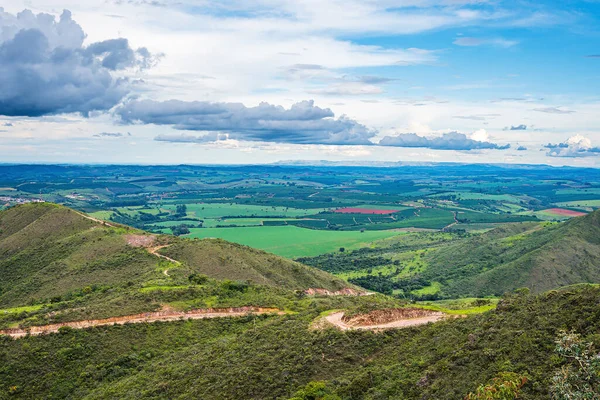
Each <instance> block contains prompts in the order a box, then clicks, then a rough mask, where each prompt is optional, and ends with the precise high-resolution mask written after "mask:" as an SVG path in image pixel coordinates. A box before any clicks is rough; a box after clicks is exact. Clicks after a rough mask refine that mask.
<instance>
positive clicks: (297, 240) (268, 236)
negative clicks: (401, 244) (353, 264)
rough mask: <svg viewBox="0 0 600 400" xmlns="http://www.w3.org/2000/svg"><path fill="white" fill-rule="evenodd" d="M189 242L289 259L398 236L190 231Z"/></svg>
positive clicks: (284, 229)
mask: <svg viewBox="0 0 600 400" xmlns="http://www.w3.org/2000/svg"><path fill="white" fill-rule="evenodd" d="M190 231H191V234H190V235H189V237H192V238H220V239H224V240H227V241H230V242H234V243H240V244H244V245H246V246H250V247H254V248H257V249H262V250H265V251H268V252H270V253H273V254H277V255H280V256H283V257H288V258H297V257H311V256H317V255H319V254H324V253H330V252H334V251H338V250H339V249H340V248H341V247H344V248H345V249H356V248H359V247H363V246H367V245H369V243H371V242H373V241H376V240H380V239H385V238H388V237H391V236H395V235H398V234H399V233H398V232H393V231H365V232H362V233H361V232H358V231H343V232H341V231H324V230H313V229H304V228H298V227H295V226H265V227H239V228H211V229H190Z"/></svg>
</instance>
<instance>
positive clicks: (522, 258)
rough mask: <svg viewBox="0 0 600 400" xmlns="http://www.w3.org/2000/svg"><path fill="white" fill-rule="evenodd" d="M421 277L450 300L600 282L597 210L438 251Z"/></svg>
mask: <svg viewBox="0 0 600 400" xmlns="http://www.w3.org/2000/svg"><path fill="white" fill-rule="evenodd" d="M426 261H427V262H428V264H429V265H428V268H427V271H426V272H424V273H423V276H424V277H426V278H427V279H430V280H432V281H438V282H441V283H442V284H443V293H445V294H446V295H450V296H483V295H501V294H503V293H504V292H507V291H511V290H514V289H516V288H520V287H527V288H529V289H531V290H532V291H533V292H535V293H540V292H543V291H546V290H550V289H554V288H557V287H561V286H566V285H571V284H576V283H599V282H600V268H599V266H600V210H597V211H595V212H592V213H590V214H588V215H586V216H583V217H578V218H573V219H571V220H569V221H567V222H564V223H559V224H550V225H547V224H546V225H539V224H532V223H525V224H515V225H511V226H506V227H501V228H498V229H494V230H492V231H490V232H487V233H484V234H481V235H477V236H474V237H471V238H468V239H466V240H462V241H458V242H455V243H452V244H449V245H446V246H442V247H440V248H438V249H435V250H434V251H432V252H430V253H429V254H428V255H427V256H426Z"/></svg>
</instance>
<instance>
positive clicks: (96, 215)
mask: <svg viewBox="0 0 600 400" xmlns="http://www.w3.org/2000/svg"><path fill="white" fill-rule="evenodd" d="M113 214H114V213H113V212H112V211H96V212H93V213H90V215H91V216H92V217H94V218H98V219H103V220H105V221H108V220H110V217H111V216H112V215H113Z"/></svg>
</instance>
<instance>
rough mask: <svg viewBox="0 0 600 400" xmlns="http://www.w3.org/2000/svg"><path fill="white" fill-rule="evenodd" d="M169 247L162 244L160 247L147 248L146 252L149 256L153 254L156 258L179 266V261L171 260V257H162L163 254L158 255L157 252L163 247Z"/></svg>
mask: <svg viewBox="0 0 600 400" xmlns="http://www.w3.org/2000/svg"><path fill="white" fill-rule="evenodd" d="M169 246H170V245H169V244H164V245H161V246H156V247H147V250H148V252H149V253H150V254H153V255H155V256H156V257H160V258H163V259H165V260H167V261H170V262H172V263H174V264H181V262H179V261H177V260H175V259H173V258H171V257H167V256H165V255H163V254H160V253H159V252H158V251H159V250H160V249H164V248H165V247H169Z"/></svg>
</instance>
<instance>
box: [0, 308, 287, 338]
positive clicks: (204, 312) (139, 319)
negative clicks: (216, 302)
mask: <svg viewBox="0 0 600 400" xmlns="http://www.w3.org/2000/svg"><path fill="white" fill-rule="evenodd" d="M249 314H253V315H259V314H277V315H282V314H285V312H283V311H280V310H278V309H276V308H260V307H237V308H209V309H199V310H192V311H188V312H180V311H172V310H165V311H157V312H149V313H143V314H135V315H126V316H122V317H113V318H106V319H92V320H86V321H74V322H63V323H60V324H51V325H42V326H32V327H29V328H26V329H4V330H0V335H6V336H10V337H13V338H16V339H18V338H21V337H24V336H27V335H44V334H47V333H54V332H58V330H59V329H60V328H62V327H69V328H73V329H84V328H91V327H95V326H106V325H115V324H117V325H124V324H140V323H144V322H157V321H177V320H179V319H206V318H223V317H243V316H245V315H249Z"/></svg>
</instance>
